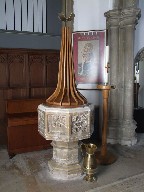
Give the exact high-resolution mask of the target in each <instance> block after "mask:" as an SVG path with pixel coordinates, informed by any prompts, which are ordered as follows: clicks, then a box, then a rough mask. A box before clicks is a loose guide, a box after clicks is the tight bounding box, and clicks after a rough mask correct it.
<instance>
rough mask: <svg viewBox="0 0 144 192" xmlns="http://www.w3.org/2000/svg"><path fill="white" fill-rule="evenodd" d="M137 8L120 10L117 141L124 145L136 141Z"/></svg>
mask: <svg viewBox="0 0 144 192" xmlns="http://www.w3.org/2000/svg"><path fill="white" fill-rule="evenodd" d="M139 12H140V10H139V9H136V8H131V9H130V8H128V9H123V10H122V11H121V17H120V33H121V37H122V39H121V41H122V42H123V43H122V44H121V46H120V52H121V53H122V56H123V57H121V58H123V59H121V60H119V64H120V65H121V66H123V67H122V68H123V70H122V73H123V80H124V82H123V84H122V85H123V86H122V89H121V91H122V93H123V95H122V98H123V105H122V106H123V108H122V110H121V111H120V112H121V116H120V119H119V120H120V127H119V138H118V139H119V143H121V144H124V145H133V144H135V143H136V142H137V138H136V133H135V129H136V125H135V122H134V120H133V108H134V105H133V94H134V90H133V87H134V30H135V25H136V24H137V20H138V16H139Z"/></svg>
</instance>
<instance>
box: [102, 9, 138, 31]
mask: <svg viewBox="0 0 144 192" xmlns="http://www.w3.org/2000/svg"><path fill="white" fill-rule="evenodd" d="M104 16H105V17H106V19H107V27H108V28H114V27H120V28H122V27H125V26H135V25H136V24H137V23H138V20H139V18H140V16H141V10H140V9H138V8H125V9H115V10H110V11H108V12H105V13H104Z"/></svg>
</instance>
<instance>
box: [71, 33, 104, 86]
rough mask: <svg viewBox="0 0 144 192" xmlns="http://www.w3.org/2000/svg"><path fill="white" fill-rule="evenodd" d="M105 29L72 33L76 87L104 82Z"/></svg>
mask: <svg viewBox="0 0 144 192" xmlns="http://www.w3.org/2000/svg"><path fill="white" fill-rule="evenodd" d="M105 52H106V30H99V31H86V32H75V33H73V55H74V69H75V79H76V83H77V87H78V88H96V85H97V84H104V83H106V81H107V80H106V78H107V77H106V75H107V74H106V67H105V66H107V64H106V63H107V61H106V53H105Z"/></svg>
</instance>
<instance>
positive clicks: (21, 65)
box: [8, 53, 27, 87]
mask: <svg viewBox="0 0 144 192" xmlns="http://www.w3.org/2000/svg"><path fill="white" fill-rule="evenodd" d="M25 60H26V56H25V55H24V54H19V53H13V54H8V64H9V81H10V82H9V84H10V87H26V86H27V78H26V61H25Z"/></svg>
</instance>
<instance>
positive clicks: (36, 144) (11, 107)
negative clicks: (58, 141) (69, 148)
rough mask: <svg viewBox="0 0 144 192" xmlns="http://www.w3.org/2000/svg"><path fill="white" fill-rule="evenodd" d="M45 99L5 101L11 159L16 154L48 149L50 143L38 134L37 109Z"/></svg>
mask: <svg viewBox="0 0 144 192" xmlns="http://www.w3.org/2000/svg"><path fill="white" fill-rule="evenodd" d="M45 100H46V99H19V100H17V99H16V100H7V102H6V113H7V137H8V153H9V156H10V158H12V157H13V156H14V155H16V154H17V153H24V152H30V151H35V150H41V149H47V148H50V147H51V145H50V143H51V141H47V140H45V139H44V138H43V137H42V136H41V135H40V134H39V132H38V113H37V107H38V105H39V104H41V103H44V102H45Z"/></svg>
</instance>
